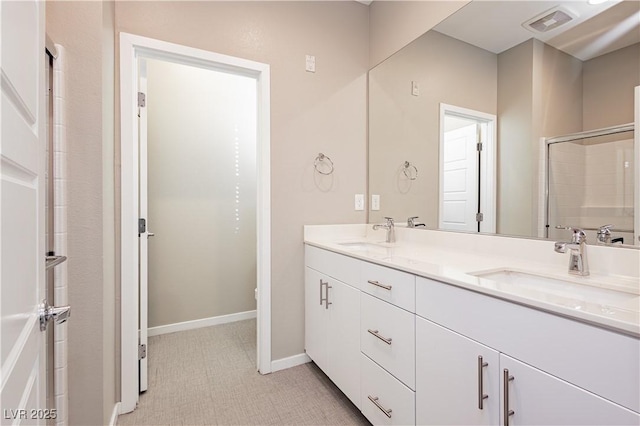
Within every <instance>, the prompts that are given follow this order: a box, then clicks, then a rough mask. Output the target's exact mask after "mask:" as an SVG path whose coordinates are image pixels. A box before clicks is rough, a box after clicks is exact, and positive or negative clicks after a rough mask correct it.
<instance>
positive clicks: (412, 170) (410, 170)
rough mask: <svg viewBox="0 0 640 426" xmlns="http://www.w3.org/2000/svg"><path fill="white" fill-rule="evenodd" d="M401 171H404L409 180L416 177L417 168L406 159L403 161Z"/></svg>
mask: <svg viewBox="0 0 640 426" xmlns="http://www.w3.org/2000/svg"><path fill="white" fill-rule="evenodd" d="M402 173H404V175H405V176H406V177H407V178H409V180H416V179H417V178H418V168H417V167H416V166H414V165H413V164H411V163H410V162H408V161H405V162H404V167H403V169H402Z"/></svg>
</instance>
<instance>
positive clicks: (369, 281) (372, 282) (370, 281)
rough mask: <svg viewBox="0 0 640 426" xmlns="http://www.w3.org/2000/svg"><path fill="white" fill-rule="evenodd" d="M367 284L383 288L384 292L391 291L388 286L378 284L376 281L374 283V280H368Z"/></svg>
mask: <svg viewBox="0 0 640 426" xmlns="http://www.w3.org/2000/svg"><path fill="white" fill-rule="evenodd" d="M367 282H368V283H369V284H373V285H375V286H376V287H380V288H384V289H385V290H391V286H390V285H385V284H380V283H379V282H378V281H374V280H368V281H367Z"/></svg>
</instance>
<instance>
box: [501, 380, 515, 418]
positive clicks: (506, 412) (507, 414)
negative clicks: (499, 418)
mask: <svg viewBox="0 0 640 426" xmlns="http://www.w3.org/2000/svg"><path fill="white" fill-rule="evenodd" d="M513 380H514V377H513V376H510V375H509V370H508V369H506V368H505V369H504V370H503V371H502V383H503V386H502V387H503V388H504V395H503V398H504V400H503V401H502V405H503V408H504V414H503V417H504V419H503V420H504V426H509V417H510V416H513V415H514V414H515V413H516V412H515V411H513V410H510V409H509V382H511V381H513Z"/></svg>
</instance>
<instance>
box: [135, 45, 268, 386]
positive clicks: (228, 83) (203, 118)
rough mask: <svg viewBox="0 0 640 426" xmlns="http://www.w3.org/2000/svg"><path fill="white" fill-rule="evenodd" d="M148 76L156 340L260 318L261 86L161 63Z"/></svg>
mask: <svg viewBox="0 0 640 426" xmlns="http://www.w3.org/2000/svg"><path fill="white" fill-rule="evenodd" d="M139 70H140V79H141V80H146V81H145V82H144V84H141V87H142V86H145V87H146V88H145V89H144V90H143V91H142V92H143V93H144V95H145V102H144V107H140V109H141V112H140V127H141V129H142V127H146V129H147V130H146V132H144V131H141V132H140V135H141V138H140V165H141V167H140V210H141V214H140V217H141V218H144V219H146V224H145V225H146V227H147V232H146V241H144V240H143V241H141V245H142V244H144V243H146V244H144V245H146V246H148V250H145V252H146V253H148V255H146V256H141V264H143V265H144V263H143V262H145V261H146V263H147V267H146V269H147V271H148V279H147V282H148V286H147V289H148V290H147V295H148V297H147V308H148V310H147V312H148V315H147V317H148V323H147V324H146V328H147V330H148V335H149V337H151V336H157V335H162V334H167V333H174V332H179V331H186V330H192V329H195V328H201V327H206V326H212V325H217V324H222V323H228V322H234V321H240V320H245V319H251V318H255V317H256V299H255V289H256V285H257V275H256V261H257V259H256V257H257V253H256V245H257V235H256V209H257V199H256V185H257V182H256V172H257V171H256V148H257V146H256V140H257V130H256V126H257V108H256V102H257V96H256V90H257V86H256V82H255V79H253V78H251V77H247V76H244V75H237V74H235V73H229V72H224V71H219V70H213V69H206V68H200V67H195V66H191V65H184V64H179V63H174V62H169V61H164V60H157V59H144V58H140V59H139ZM142 92H141V93H142ZM145 110H146V111H145ZM143 136H145V138H146V140H144V141H143V140H142V138H143ZM145 153H146V155H145ZM145 163H146V164H145ZM145 170H146V173H143V171H145ZM141 253H142V252H141ZM141 293H142V292H141ZM141 296H142V294H141ZM144 302H145V301H144V298H143V297H141V300H140V303H141V307H140V308H141V309H140V312H141V317H142V313H143V312H145V307H144V306H143V304H144ZM141 324H142V318H141ZM251 357H252V359H255V353H253V354H252V355H251ZM143 378H144V376H143V375H141V384H140V388H141V390H146V387H147V385H146V380H144V381H143V380H142V379H143Z"/></svg>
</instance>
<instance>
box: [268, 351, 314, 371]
mask: <svg viewBox="0 0 640 426" xmlns="http://www.w3.org/2000/svg"><path fill="white" fill-rule="evenodd" d="M307 362H311V358H309V355H307V354H305V353H302V354H298V355H293V356H290V357H287V358H281V359H276V360H275V361H271V372H272V373H275V372H276V371H280V370H285V369H287V368H291V367H296V366H298V365H302V364H306V363H307Z"/></svg>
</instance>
